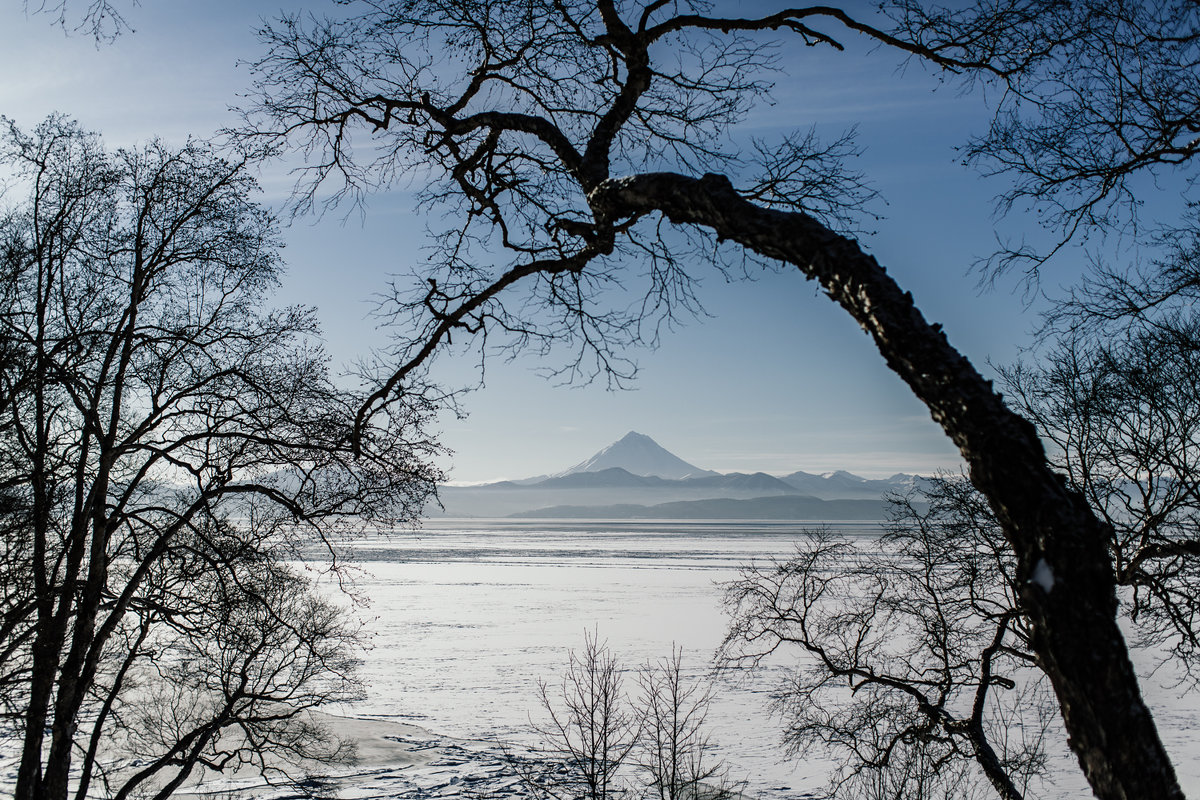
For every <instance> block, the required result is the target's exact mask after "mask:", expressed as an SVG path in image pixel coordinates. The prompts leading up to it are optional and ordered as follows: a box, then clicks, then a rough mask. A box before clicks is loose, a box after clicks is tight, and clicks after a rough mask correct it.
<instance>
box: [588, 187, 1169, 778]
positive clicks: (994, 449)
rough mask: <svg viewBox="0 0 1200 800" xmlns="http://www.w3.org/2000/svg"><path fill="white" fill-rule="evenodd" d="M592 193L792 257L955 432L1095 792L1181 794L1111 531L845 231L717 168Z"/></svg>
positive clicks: (595, 201)
mask: <svg viewBox="0 0 1200 800" xmlns="http://www.w3.org/2000/svg"><path fill="white" fill-rule="evenodd" d="M590 199H591V202H592V206H593V208H594V209H596V212H597V214H598V216H599V217H600V218H601V220H602V221H612V220H616V219H620V218H626V217H629V216H632V215H638V214H649V213H654V212H661V213H663V214H664V215H665V216H666V217H667V218H668V219H669V220H671V221H672V222H675V223H677V224H690V225H699V226H703V227H706V228H710V229H712V230H713V231H715V232H716V234H717V235H718V237H720V238H721V239H728V240H732V241H736V242H738V243H739V244H741V245H743V246H745V247H748V248H749V249H750V250H752V251H754V252H756V253H759V254H761V255H763V256H766V257H769V258H774V259H779V260H781V261H784V262H787V263H789V264H793V265H795V266H796V267H798V268H799V269H800V270H801V271H802V272H803V273H804V274H805V275H807V276H808V277H809V278H815V279H816V280H817V281H818V282H819V283H820V284H821V286H822V288H823V289H824V290H825V292H826V293H827V294H828V295H829V296H830V297H831V298H832V299H833V300H835V301H837V302H838V303H839V304H840V305H841V306H842V307H843V308H845V309H846V310H847V311H849V312H850V314H851V315H852V316H853V317H854V318H855V319H856V320H857V321H858V323H859V324H860V325H861V326H862V327H863V329H864V330H866V331H867V332H868V333H869V334H870V335H871V337H872V338H873V339H874V340H875V344H876V345H877V346H878V348H879V351H880V353H881V354H882V355H883V357H884V359H885V360H886V361H887V364H888V366H889V367H890V368H891V369H892V370H893V371H894V372H896V374H898V375H899V376H900V377H901V378H902V379H903V380H904V381H905V383H907V384H908V385H909V387H910V388H911V389H912V391H913V392H914V393H915V394H916V395H917V397H919V398H920V399H921V400H922V402H924V403H925V405H926V406H927V407H928V408H929V411H930V413H931V415H932V416H933V419H934V420H935V421H936V422H937V423H938V424H940V425H941V426H942V428H943V429H944V430H945V431H946V434H947V435H948V436H949V437H950V438H951V439H952V440H953V441H954V443H955V445H956V446H957V447H958V449H959V451H960V452H961V453H962V455H963V458H964V459H965V460H966V462H967V464H968V465H969V468H970V474H971V480H972V482H973V483H974V484H975V486H976V487H977V488H978V489H979V490H980V491H981V492H983V493H984V495H986V496H987V498H988V500H989V502H990V503H991V505H992V508H993V510H994V511H995V513H996V516H997V517H998V518H999V520H1000V522H1001V524H1002V526H1003V527H1004V531H1005V534H1006V536H1007V537H1008V540H1009V543H1010V544H1011V546H1012V548H1013V551H1014V553H1015V554H1016V557H1017V564H1018V578H1019V580H1020V581H1021V601H1022V604H1023V606H1024V608H1025V609H1026V610H1027V613H1028V615H1029V619H1030V622H1031V624H1032V628H1033V642H1032V644H1033V647H1034V649H1035V651H1036V652H1037V654H1038V657H1039V658H1040V660H1041V666H1042V668H1043V669H1044V670H1045V672H1046V675H1047V676H1048V677H1049V678H1050V681H1051V683H1052V685H1053V686H1054V690H1055V692H1056V694H1057V695H1058V701H1059V703H1060V705H1061V707H1062V715H1063V721H1064V723H1065V725H1066V729H1067V733H1068V735H1069V737H1070V745H1071V748H1072V749H1073V750H1074V752H1075V754H1076V755H1077V756H1078V758H1079V762H1080V764H1081V765H1082V767H1083V771H1084V773H1085V774H1086V776H1087V779H1088V781H1089V782H1090V783H1091V785H1092V788H1093V791H1094V792H1095V793H1096V795H1097V796H1098V797H1101V798H1104V799H1105V800H1145V799H1147V798H1155V799H1156V800H1159V799H1161V800H1172V799H1173V798H1182V797H1183V792H1182V790H1181V789H1180V788H1179V783H1178V780H1177V779H1176V777H1175V770H1174V767H1173V766H1172V765H1171V762H1170V759H1169V758H1168V757H1167V753H1166V751H1165V749H1164V748H1163V746H1162V742H1161V741H1160V739H1159V737H1158V731H1157V730H1156V728H1155V726H1154V723H1153V720H1152V719H1151V716H1150V711H1149V709H1147V708H1146V704H1145V702H1144V701H1143V700H1142V697H1141V692H1140V689H1139V686H1138V681H1137V675H1136V674H1135V672H1134V669H1133V665H1132V663H1131V662H1130V659H1129V652H1128V649H1127V647H1126V645H1125V640H1124V638H1123V636H1122V635H1121V631H1120V629H1119V628H1118V626H1117V619H1116V612H1117V599H1116V589H1115V581H1114V577H1113V572H1112V565H1111V563H1110V559H1109V555H1108V550H1107V541H1108V534H1109V532H1108V531H1107V530H1106V528H1105V526H1104V525H1103V524H1102V523H1101V522H1100V521H1099V520H1098V519H1097V518H1096V516H1095V514H1093V513H1092V511H1091V509H1090V508H1089V507H1088V506H1087V504H1086V503H1085V502H1084V500H1083V498H1082V497H1081V496H1079V495H1078V494H1076V493H1074V492H1071V491H1069V490H1068V489H1067V488H1066V486H1065V484H1064V482H1063V480H1062V479H1061V478H1060V477H1059V476H1057V475H1056V474H1054V473H1053V472H1052V471H1051V469H1050V467H1049V465H1048V464H1047V461H1046V456H1045V452H1044V450H1043V448H1042V445H1041V442H1040V441H1039V439H1038V436H1037V433H1036V431H1035V430H1034V428H1033V426H1032V425H1031V424H1030V423H1029V422H1027V421H1026V420H1025V419H1023V418H1022V417H1020V416H1018V415H1017V414H1014V413H1013V412H1012V411H1010V410H1009V409H1008V408H1007V407H1006V406H1005V405H1004V403H1003V401H1002V399H1001V398H1000V396H999V395H998V394H997V393H996V392H995V391H994V390H993V389H992V385H991V383H990V382H989V381H986V380H984V379H983V377H982V376H981V375H980V374H979V373H978V372H977V371H976V370H975V368H974V367H973V366H972V365H971V363H970V362H969V361H968V360H967V359H966V358H964V357H963V356H962V355H961V354H960V353H959V352H958V351H957V350H955V349H954V348H953V347H952V346H951V345H950V343H949V341H948V340H947V339H946V337H945V335H944V334H943V333H942V332H941V329H940V326H936V325H931V324H929V323H928V322H926V321H925V319H924V317H923V316H922V315H921V313H920V311H918V310H917V308H916V306H915V305H914V303H913V299H912V295H910V294H909V293H907V292H904V291H902V290H901V289H900V287H899V286H898V285H897V284H896V282H895V281H893V280H892V279H891V278H890V277H888V275H887V273H886V272H885V271H884V269H883V268H882V267H880V266H879V264H878V262H876V261H875V259H874V258H873V257H871V256H869V255H867V254H866V253H864V252H863V251H862V249H861V248H860V247H859V246H858V244H857V243H856V242H854V241H853V240H851V239H848V238H846V237H843V236H839V235H837V234H835V233H833V232H832V231H830V230H829V229H827V228H826V227H824V226H823V225H821V224H820V223H818V222H817V221H816V220H814V219H813V218H812V217H809V216H808V215H805V214H801V213H795V212H783V211H776V210H772V209H766V208H762V207H759V206H756V205H754V204H752V203H749V202H747V201H746V200H744V199H743V198H742V197H740V196H739V195H738V194H737V192H736V191H734V189H733V187H732V185H730V183H729V180H728V179H727V178H725V177H724V176H719V175H706V176H705V177H704V178H701V179H695V178H689V177H686V176H682V175H676V174H670V173H655V174H648V175H641V176H635V177H631V178H623V179H615V180H610V181H606V182H604V183H603V184H601V185H600V186H599V187H597V188H596V189H595V190H594V191H593V192H592V193H591V198H590Z"/></svg>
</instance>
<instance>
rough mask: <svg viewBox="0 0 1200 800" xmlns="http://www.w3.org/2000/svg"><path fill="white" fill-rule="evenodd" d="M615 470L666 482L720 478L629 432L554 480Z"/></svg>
mask: <svg viewBox="0 0 1200 800" xmlns="http://www.w3.org/2000/svg"><path fill="white" fill-rule="evenodd" d="M613 467H620V468H621V469H623V470H625V471H626V472H631V473H633V474H634V475H657V476H658V477H660V478H666V479H667V480H682V479H683V478H699V477H703V476H705V475H716V474H718V473H716V472H713V471H712V470H707V469H700V468H699V467H696V466H693V465H692V464H689V463H687V462H686V461H684V460H683V459H682V458H679V457H678V456H676V455H674V454H673V453H671V452H669V451H668V450H666V449H664V448H663V447H661V446H660V445H659V444H658V442H656V441H654V440H653V439H651V438H650V437H649V436H646V435H645V434H642V433H637V432H635V431H630V432H629V433H627V434H625V435H624V436H623V437H621V438H620V439H618V440H617V441H615V442H613V443H612V444H610V445H609V446H608V447H606V448H604V449H603V450H601V451H600V452H599V453H596V454H595V455H594V456H592V457H591V458H589V459H587V460H586V461H581V462H580V463H578V464H576V465H575V466H573V467H571V468H570V469H568V470H564V471H563V472H559V473H557V474H555V475H552V476H551V477H552V478H561V477H563V476H564V475H573V474H575V473H577V472H599V471H600V470H604V469H612V468H613Z"/></svg>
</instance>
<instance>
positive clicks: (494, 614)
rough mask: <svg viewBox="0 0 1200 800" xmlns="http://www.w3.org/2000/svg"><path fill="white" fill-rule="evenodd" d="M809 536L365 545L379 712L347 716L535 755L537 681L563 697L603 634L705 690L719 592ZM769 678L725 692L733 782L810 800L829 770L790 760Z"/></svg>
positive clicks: (668, 534)
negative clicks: (572, 672) (588, 642)
mask: <svg viewBox="0 0 1200 800" xmlns="http://www.w3.org/2000/svg"><path fill="white" fill-rule="evenodd" d="M802 527H803V526H802V525H799V524H796V523H772V522H752V523H729V522H725V521H722V522H713V523H704V522H700V523H698V522H695V521H687V522H680V523H671V522H663V523H657V522H655V523H627V522H621V523H611V522H609V523H606V522H589V521H580V520H570V521H562V522H555V521H539V522H536V523H530V522H529V521H522V522H520V523H516V522H513V521H507V520H495V521H486V522H485V521H477V520H471V521H462V520H460V521H450V520H440V521H437V522H433V523H430V525H429V526H428V527H427V528H426V529H425V530H423V531H420V532H417V533H406V534H394V535H390V536H386V537H380V538H377V539H371V540H367V541H364V542H361V543H359V544H358V545H356V547H355V551H356V554H357V556H358V560H359V562H360V565H361V566H362V567H363V568H364V569H365V570H366V572H367V573H368V576H367V577H365V578H363V579H362V580H361V581H360V582H359V584H358V586H359V589H361V590H362V592H363V593H364V594H365V595H367V596H368V597H370V598H371V599H372V605H371V608H370V616H371V618H372V621H371V624H370V626H369V627H370V629H371V630H372V631H373V632H374V647H373V649H372V650H371V652H370V653H369V655H368V658H367V661H366V664H365V665H364V677H365V678H366V680H367V683H368V693H369V699H368V700H367V701H366V702H365V703H362V704H358V705H356V706H354V707H352V708H349V709H347V713H352V714H356V715H369V716H378V717H383V718H387V719H395V720H398V721H402V722H409V723H414V724H417V725H421V726H422V727H425V728H427V729H429V730H431V731H436V732H438V733H441V734H448V735H452V736H459V737H463V738H472V739H475V738H486V739H493V740H496V739H499V740H504V741H523V740H527V738H528V735H529V734H528V729H529V718H530V717H531V716H532V717H534V718H535V719H536V718H537V715H538V713H539V711H540V707H539V704H538V700H537V682H538V681H539V680H544V681H546V682H548V683H550V684H554V683H555V682H556V681H557V680H558V677H559V675H560V674H561V672H562V670H563V668H564V666H565V664H566V660H567V651H568V650H569V649H570V648H576V649H578V648H580V647H581V646H582V645H583V639H584V633H585V631H593V630H594V631H596V632H597V633H598V635H599V637H600V638H601V639H603V640H607V642H608V644H609V646H610V648H611V649H612V650H613V652H614V653H615V654H617V655H618V657H619V658H620V659H621V660H622V661H623V663H624V664H625V666H627V667H629V668H631V669H632V668H636V667H638V666H640V665H641V664H644V663H646V662H647V661H654V660H657V659H659V658H661V657H663V656H666V655H668V654H669V653H670V651H671V647H672V646H673V645H674V646H678V647H681V648H682V649H683V650H684V662H685V667H686V668H687V669H688V671H689V672H690V673H691V674H692V675H694V676H697V677H701V676H704V675H707V673H708V671H709V667H710V664H711V656H712V654H713V652H714V651H715V649H716V648H717V646H718V645H719V644H720V642H721V639H722V637H723V636H724V633H725V626H726V620H725V616H724V613H723V611H722V606H721V592H720V588H719V584H720V583H721V582H723V581H726V580H729V579H730V578H732V577H734V576H735V574H736V571H737V568H738V567H739V566H741V565H743V564H746V563H748V562H751V561H754V560H765V559H770V558H786V557H787V556H788V555H789V554H790V553H791V552H792V550H793V547H794V542H795V540H796V538H797V536H798V535H799V533H800V531H801V530H802ZM839 527H840V528H841V529H844V530H846V531H847V532H854V533H858V534H861V535H862V536H864V537H872V536H874V535H875V534H876V533H877V531H878V529H877V527H876V526H875V525H871V524H862V523H858V524H856V523H850V524H849V525H847V524H846V523H840V524H839ZM764 677H765V676H759V680H757V681H756V682H754V683H745V682H742V681H738V680H736V676H733V677H729V678H726V679H722V681H721V685H720V691H719V692H718V695H717V698H716V700H715V702H714V705H713V709H712V712H711V715H710V722H711V728H712V733H713V736H714V738H715V739H716V741H717V742H718V744H719V745H720V746H721V750H722V754H723V755H724V756H725V757H726V758H727V759H728V761H729V763H730V764H731V766H732V767H733V773H734V775H735V776H743V777H746V778H750V779H751V784H752V787H753V788H754V789H755V790H757V791H762V792H769V793H770V794H771V796H776V797H790V796H799V795H801V794H802V793H803V792H804V791H805V790H808V789H812V788H816V785H817V784H819V783H820V778H819V776H820V774H821V772H822V771H823V770H822V769H820V768H819V767H818V766H817V765H815V764H807V765H806V764H799V763H796V762H794V761H789V760H785V759H784V755H783V752H782V751H781V749H780V747H779V739H780V737H779V733H778V726H777V725H776V724H775V723H774V722H773V721H772V720H770V719H769V710H768V699H769V698H768V694H767V690H768V689H769V688H770V687H769V684H770V683H772V681H770V680H765V679H764ZM632 682H633V676H632V675H630V676H629V684H630V686H629V688H630V689H633V688H634V687H633V686H632ZM784 787H787V788H786V789H785V788H784Z"/></svg>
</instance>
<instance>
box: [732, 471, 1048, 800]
mask: <svg viewBox="0 0 1200 800" xmlns="http://www.w3.org/2000/svg"><path fill="white" fill-rule="evenodd" d="M890 514H891V517H892V519H891V522H890V524H889V526H888V529H887V531H886V534H885V535H884V536H883V537H882V539H881V540H879V541H877V542H876V541H871V542H863V541H862V540H855V539H847V538H842V537H839V536H836V535H834V534H831V533H829V532H822V531H814V532H811V533H810V534H808V536H807V537H806V538H805V539H804V540H803V541H801V542H800V543H799V544H798V545H797V552H796V555H795V556H794V557H793V558H791V559H789V560H787V561H783V562H777V563H771V564H765V565H754V566H749V567H746V568H744V569H743V571H742V574H741V576H740V577H739V578H738V579H737V580H735V581H733V582H732V583H730V584H729V585H728V586H727V587H726V598H727V602H728V604H729V607H730V612H731V615H732V622H731V626H730V632H729V634H728V636H727V637H726V640H725V643H724V645H723V647H722V657H721V661H722V664H723V665H724V666H726V667H747V666H757V665H759V664H760V663H762V662H763V661H764V660H769V659H771V658H772V657H777V654H783V655H784V656H788V657H791V658H795V656H796V653H795V652H793V651H794V650H799V651H800V653H801V654H802V657H801V658H800V660H799V665H798V666H797V668H796V670H795V672H794V673H793V674H792V675H791V676H790V677H789V679H788V680H787V682H786V684H785V685H784V686H782V687H780V689H779V693H778V695H777V698H776V702H777V704H778V708H779V711H780V713H781V716H782V718H783V720H784V725H785V741H786V743H787V745H788V747H789V749H790V750H791V751H792V752H794V753H797V754H804V753H807V752H810V751H812V750H813V749H824V750H825V751H827V752H828V753H829V754H830V755H831V757H833V758H834V759H835V760H836V761H837V762H838V763H839V765H840V766H839V769H838V770H837V771H836V772H835V774H834V775H833V776H832V778H831V789H830V791H831V794H832V795H833V796H836V797H847V798H849V797H860V796H863V795H864V793H865V794H867V795H869V796H872V797H875V796H879V797H883V796H902V797H941V796H947V797H949V796H972V795H973V794H974V793H977V792H978V790H979V789H980V788H981V785H986V784H984V781H986V782H987V783H990V785H991V787H992V790H993V791H994V792H995V793H996V794H998V795H999V796H1000V797H1002V798H1005V800H1019V799H1020V798H1022V797H1024V796H1026V793H1027V791H1028V788H1029V786H1030V784H1031V783H1034V782H1035V781H1036V780H1037V779H1038V778H1040V777H1041V774H1042V771H1043V768H1044V765H1045V737H1046V733H1047V725H1048V722H1049V720H1048V719H1047V718H1046V717H1045V716H1044V713H1045V711H1046V705H1045V704H1044V702H1031V701H1032V700H1034V699H1035V698H1037V696H1038V694H1039V692H1041V693H1043V697H1042V698H1041V699H1042V700H1047V699H1048V697H1045V696H1044V693H1045V688H1046V687H1045V686H1044V685H1043V684H1042V682H1041V681H1042V675H1041V673H1040V671H1039V670H1038V658H1037V656H1036V654H1035V653H1034V652H1033V651H1032V649H1031V645H1030V639H1031V632H1030V630H1029V625H1028V623H1027V621H1026V620H1025V618H1024V616H1023V615H1022V613H1021V607H1020V599H1019V587H1018V585H1017V583H1016V576H1015V564H1014V560H1013V557H1012V553H1011V551H1010V550H1009V549H1008V546H1007V543H1006V542H1005V540H1004V537H1003V533H1002V532H1001V530H1000V527H999V525H998V524H997V523H996V519H995V517H994V516H993V514H992V513H991V511H990V509H989V508H988V507H987V504H986V501H985V500H984V498H983V497H982V496H981V495H979V493H978V492H976V491H975V490H974V488H973V487H972V486H971V485H970V483H968V482H967V481H965V480H962V479H950V478H939V479H934V480H931V481H930V482H929V483H928V484H927V485H926V486H925V488H924V489H922V490H921V491H920V492H919V493H915V494H914V495H909V496H905V497H899V496H898V497H894V498H892V500H891V505H890ZM885 788H886V790H887V791H886V792H884V789H885ZM880 792H883V794H879V793H880Z"/></svg>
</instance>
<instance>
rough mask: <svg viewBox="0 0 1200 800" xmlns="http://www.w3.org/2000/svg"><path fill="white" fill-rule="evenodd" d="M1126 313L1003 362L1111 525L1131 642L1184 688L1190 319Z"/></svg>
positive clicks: (1193, 545)
mask: <svg viewBox="0 0 1200 800" xmlns="http://www.w3.org/2000/svg"><path fill="white" fill-rule="evenodd" d="M1160 311H1162V312H1163V313H1159V314H1156V315H1155V316H1154V317H1153V318H1149V317H1146V316H1142V315H1139V316H1136V317H1134V318H1132V319H1130V320H1128V321H1126V322H1124V323H1122V324H1121V325H1120V326H1119V328H1118V329H1117V330H1113V329H1112V328H1111V327H1110V328H1109V329H1107V330H1105V331H1104V335H1095V334H1093V335H1084V334H1080V333H1076V334H1073V335H1070V336H1068V337H1066V338H1064V339H1063V340H1062V341H1060V342H1059V344H1058V345H1056V346H1055V347H1054V348H1053V349H1051V350H1050V351H1049V352H1047V353H1045V354H1043V358H1042V360H1041V361H1040V362H1038V363H1034V364H1018V365H1016V366H1014V367H1011V368H1005V369H1002V370H1001V374H1002V376H1003V378H1004V383H1005V385H1006V388H1007V389H1008V390H1009V394H1010V396H1011V397H1012V399H1013V402H1014V403H1015V404H1016V405H1017V407H1019V408H1020V409H1021V410H1022V411H1023V413H1024V414H1025V415H1026V416H1027V417H1028V418H1029V419H1031V420H1033V421H1034V422H1035V423H1036V424H1037V426H1038V429H1039V430H1040V431H1042V435H1043V437H1045V438H1046V440H1047V441H1049V442H1051V443H1052V445H1053V448H1054V454H1055V462H1056V466H1058V468H1059V469H1060V470H1061V471H1062V473H1063V474H1064V475H1065V476H1066V477H1067V480H1068V481H1069V483H1070V484H1071V485H1072V486H1073V487H1075V488H1076V489H1077V490H1078V491H1079V492H1081V493H1082V494H1083V495H1084V496H1085V497H1087V499H1088V502H1089V503H1090V504H1091V506H1092V507H1093V508H1094V509H1095V510H1096V513H1097V515H1099V516H1100V518H1101V519H1103V520H1104V522H1105V523H1106V524H1107V525H1108V527H1109V530H1110V531H1111V535H1110V539H1109V551H1110V554H1111V558H1112V561H1113V570H1114V573H1115V575H1116V579H1117V582H1118V584H1119V585H1120V586H1121V587H1124V589H1123V591H1122V592H1121V600H1122V613H1123V614H1124V615H1126V616H1128V618H1129V620H1130V623H1131V626H1130V629H1131V630H1132V631H1134V636H1135V640H1134V641H1135V643H1136V644H1138V645H1139V646H1142V647H1146V648H1154V649H1155V650H1160V651H1161V652H1162V654H1163V656H1162V657H1163V658H1168V659H1170V661H1171V662H1172V663H1173V664H1175V665H1177V666H1179V667H1181V668H1182V669H1183V670H1184V671H1185V673H1186V674H1187V675H1188V676H1190V678H1191V681H1192V684H1193V686H1194V685H1195V682H1196V680H1197V679H1198V677H1200V676H1198V675H1197V667H1198V663H1197V659H1198V658H1200V630H1198V626H1200V600H1198V598H1200V469H1198V468H1200V320H1198V319H1197V317H1196V315H1195V314H1194V313H1190V312H1184V311H1176V312H1169V311H1167V310H1165V309H1160Z"/></svg>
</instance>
